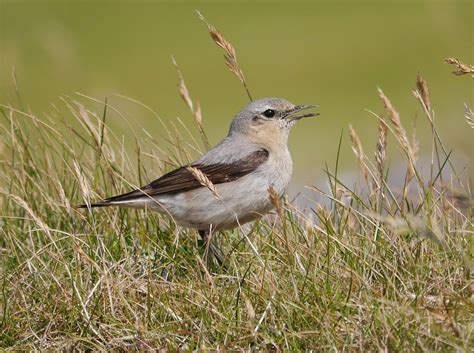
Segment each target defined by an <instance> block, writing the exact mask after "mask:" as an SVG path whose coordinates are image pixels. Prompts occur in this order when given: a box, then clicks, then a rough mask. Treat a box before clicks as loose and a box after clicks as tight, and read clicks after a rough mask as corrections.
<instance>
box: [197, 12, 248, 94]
mask: <svg viewBox="0 0 474 353" xmlns="http://www.w3.org/2000/svg"><path fill="white" fill-rule="evenodd" d="M196 12H197V15H198V17H199V19H200V20H201V21H203V22H204V23H205V24H206V26H207V29H208V31H209V34H210V35H211V38H212V40H213V41H214V42H215V43H216V44H217V46H219V47H220V48H221V49H222V50H223V51H224V59H225V64H226V65H227V67H228V69H229V70H230V72H232V73H233V74H234V75H235V77H237V78H238V79H239V81H240V82H241V83H242V84H243V85H244V88H245V91H246V92H247V95H248V97H249V99H250V100H251V101H252V100H253V99H252V95H251V94H250V91H249V89H248V86H247V82H246V81H245V76H244V72H243V71H242V69H241V68H240V66H239V63H238V61H237V54H236V52H235V49H234V46H233V45H232V44H231V43H230V42H229V41H228V40H227V39H225V38H224V36H223V35H222V33H221V32H219V31H218V30H217V29H216V28H215V27H214V26H213V25H211V24H210V23H209V22H208V21H207V20H206V18H205V17H204V16H203V15H202V14H201V13H200V12H199V11H196Z"/></svg>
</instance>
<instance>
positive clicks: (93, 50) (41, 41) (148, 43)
mask: <svg viewBox="0 0 474 353" xmlns="http://www.w3.org/2000/svg"><path fill="white" fill-rule="evenodd" d="M473 4H474V2H473V1H471V0H467V1H455V0H446V1H415V0H411V1H308V2H305V1H5V0H0V21H1V24H0V103H2V104H10V103H11V104H14V102H16V96H15V90H14V85H13V81H12V78H11V77H12V67H14V68H15V71H16V75H17V80H18V85H19V87H20V91H21V97H22V102H23V104H24V105H25V106H27V107H28V108H29V109H31V111H33V112H34V113H36V114H38V115H41V114H47V113H49V112H51V111H53V107H52V104H54V105H58V104H60V101H59V98H58V97H59V96H64V95H68V96H73V95H74V92H81V93H83V94H86V95H89V96H93V97H95V98H97V99H99V100H104V99H105V98H106V97H109V103H110V104H112V105H117V106H118V107H120V109H121V110H122V111H123V112H124V114H125V115H126V116H127V119H129V121H130V122H132V123H133V124H137V125H140V126H142V127H144V128H145V129H146V130H147V131H149V132H150V133H152V134H153V135H156V136H160V135H163V134H164V133H163V131H161V130H162V127H161V125H159V124H157V122H156V120H155V119H154V118H152V116H151V114H150V113H148V112H146V111H145V110H144V109H138V107H137V106H136V105H133V104H128V105H127V104H125V103H124V100H123V99H120V98H118V97H115V96H114V94H121V95H125V96H128V97H131V98H133V99H136V100H139V101H141V102H143V103H145V104H147V105H148V106H150V107H151V108H153V109H154V110H155V111H157V112H158V113H159V115H160V116H161V117H162V118H163V119H165V120H175V119H176V117H177V116H179V117H181V118H182V119H183V120H184V121H185V122H186V123H187V124H188V125H189V126H190V128H191V129H193V119H192V116H191V115H190V114H189V112H188V109H187V107H186V106H185V105H184V103H183V102H182V101H181V99H180V97H179V95H178V89H177V82H178V78H177V74H176V71H175V69H174V67H173V65H172V64H171V59H170V58H171V55H174V56H175V58H176V60H177V62H178V64H179V65H180V67H181V70H182V73H183V75H184V78H185V80H186V83H187V85H188V88H189V90H190V93H191V96H192V97H193V99H195V100H199V102H200V104H201V107H202V110H203V115H204V125H205V128H206V130H207V132H208V134H209V137H210V140H211V142H212V143H215V142H217V141H218V140H219V139H220V138H221V137H223V136H224V135H225V134H226V133H227V128H228V125H229V121H230V119H231V118H232V117H233V115H234V114H235V113H236V112H237V111H238V110H240V108H241V107H242V106H244V105H245V104H246V103H247V102H248V99H247V96H246V94H245V91H244V90H243V89H242V87H241V85H240V83H239V82H238V81H237V80H236V79H235V77H234V76H233V75H232V74H231V73H230V72H228V70H227V69H226V67H225V65H224V61H223V58H222V53H221V51H220V50H219V49H218V48H217V47H216V46H215V44H214V43H213V42H212V41H211V39H210V37H209V35H208V33H207V30H206V28H205V26H204V24H203V23H202V22H200V21H199V20H198V19H197V16H196V13H195V9H199V10H200V11H201V12H202V13H203V14H204V15H205V16H206V17H207V19H208V20H209V22H211V23H212V24H214V25H215V26H216V27H217V28H218V29H219V30H220V31H221V32H222V33H223V34H224V35H225V36H226V38H227V39H228V40H230V41H231V42H232V43H233V44H234V46H235V47H236V49H237V56H238V59H239V62H240V65H241V67H242V69H243V70H244V73H245V75H246V77H247V81H248V84H249V87H250V90H251V92H252V94H253V96H254V97H265V96H277V97H283V98H286V99H288V100H290V101H292V102H294V103H297V104H302V103H316V104H319V105H320V106H321V108H320V110H319V111H320V113H321V116H320V117H319V118H318V119H317V120H316V119H315V120H311V121H310V120H307V121H304V122H302V123H300V124H298V125H297V126H296V127H295V128H294V129H293V132H292V135H291V137H290V148H291V149H292V154H293V158H294V161H295V169H296V170H295V180H296V181H297V182H298V183H311V181H312V180H314V178H318V177H319V176H321V174H322V168H324V164H325V163H328V165H330V166H334V163H335V156H336V152H337V146H338V140H339V136H340V135H341V130H342V129H344V131H347V126H348V124H350V123H351V124H352V125H353V126H354V128H355V129H356V130H357V131H358V133H359V134H360V135H361V138H362V141H363V144H364V147H365V148H366V150H367V153H368V154H369V156H372V152H371V151H372V150H373V148H374V146H375V142H376V139H377V136H376V131H377V123H376V121H375V119H374V118H373V117H371V116H370V114H369V113H367V112H366V111H365V109H370V110H373V111H375V112H378V113H381V112H382V111H383V109H382V106H381V103H380V102H379V100H378V97H377V91H376V88H377V87H381V88H382V89H383V90H384V92H385V93H386V95H387V96H388V97H389V98H390V99H391V100H392V103H393V104H394V105H395V107H396V108H397V109H398V110H399V111H400V113H401V115H402V120H403V122H404V124H405V126H406V127H407V128H408V129H409V130H410V131H411V124H412V122H413V121H414V118H416V117H417V116H418V118H417V119H416V130H417V133H418V135H419V136H420V138H421V140H422V146H421V148H422V153H423V149H424V150H425V151H426V152H428V153H429V149H426V148H430V129H429V128H428V125H427V123H426V121H425V120H426V119H425V118H424V116H423V115H422V111H421V109H420V108H419V105H418V104H417V102H416V101H415V99H414V97H413V95H412V93H411V90H412V89H414V87H415V78H416V75H417V74H418V73H421V74H422V75H423V76H424V77H425V78H426V80H427V81H428V84H429V87H430V92H431V99H432V105H433V108H434V110H435V112H436V119H437V122H438V127H439V129H440V132H441V135H442V137H443V138H444V139H445V142H446V145H448V146H451V147H453V148H454V149H455V153H458V154H459V155H460V156H462V158H464V159H466V158H467V161H468V162H472V154H473V150H474V149H473V142H472V141H473V132H472V130H469V129H468V128H467V125H466V124H465V122H464V121H463V120H464V113H463V103H465V102H467V103H470V104H471V105H472V103H473V79H472V78H470V77H455V76H454V75H452V74H451V73H450V72H451V71H452V70H453V69H454V68H452V67H450V66H448V65H446V64H444V63H443V60H444V58H446V57H448V56H455V57H458V58H460V59H461V60H462V61H464V62H466V63H471V64H472V63H473V62H474V60H473V43H474V40H473V13H474V9H473ZM15 104H16V103H15ZM108 122H109V124H112V125H113V127H114V129H116V131H118V132H119V134H124V135H125V136H127V133H129V131H128V130H127V127H126V124H125V123H124V122H123V121H121V120H120V119H117V120H109V121H108ZM193 131H195V130H193ZM343 141H344V144H343V155H342V160H341V163H342V168H345V169H347V170H350V169H351V168H353V166H354V164H353V163H354V162H353V158H352V151H351V149H350V146H349V142H348V138H347V134H346V135H345V137H344V140H343ZM392 142H393V141H392ZM164 143H165V142H164ZM127 144H128V147H130V148H133V147H134V146H135V143H134V141H128V142H127ZM390 158H391V160H392V161H396V160H397V159H398V154H397V153H396V152H395V153H392V154H391V156H390ZM351 161H352V162H351Z"/></svg>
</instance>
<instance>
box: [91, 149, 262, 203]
mask: <svg viewBox="0 0 474 353" xmlns="http://www.w3.org/2000/svg"><path fill="white" fill-rule="evenodd" d="M268 156H269V153H268V151H267V150H266V149H259V150H257V151H255V152H253V153H251V154H250V155H248V156H247V157H246V158H244V159H241V160H238V161H236V162H233V163H217V164H210V165H203V164H199V163H195V164H189V165H186V166H183V167H180V168H178V169H175V170H173V171H172V172H169V173H167V174H165V175H163V176H161V177H160V178H158V179H156V180H155V181H153V182H151V183H150V184H148V185H145V186H143V187H142V188H140V189H136V190H133V191H131V192H128V193H126V194H122V195H118V196H113V197H109V198H107V199H105V200H104V201H103V202H101V203H99V204H96V205H97V206H100V205H105V204H108V203H112V202H115V201H131V200H134V199H136V198H141V197H143V196H144V195H147V196H156V195H163V194H174V193H178V192H183V191H189V190H193V189H197V188H201V187H203V186H202V185H201V183H200V182H199V181H198V180H197V179H196V178H195V177H194V175H193V174H192V173H191V172H190V171H189V170H187V167H189V166H191V167H193V168H197V169H199V170H200V171H201V172H203V173H204V174H205V175H206V176H207V178H208V179H209V180H210V181H211V182H212V183H213V184H215V185H217V184H222V183H228V182H231V181H235V180H237V179H239V178H241V177H243V176H245V175H247V174H249V173H251V172H253V171H254V170H256V169H257V168H258V167H259V166H260V165H262V164H263V163H264V162H265V161H266V160H267V159H268ZM92 206H93V205H92Z"/></svg>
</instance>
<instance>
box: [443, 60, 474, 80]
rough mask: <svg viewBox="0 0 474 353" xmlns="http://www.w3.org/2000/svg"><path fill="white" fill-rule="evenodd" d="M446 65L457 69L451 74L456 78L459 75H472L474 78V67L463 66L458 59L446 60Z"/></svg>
mask: <svg viewBox="0 0 474 353" xmlns="http://www.w3.org/2000/svg"><path fill="white" fill-rule="evenodd" d="M444 62H445V63H446V64H451V65H454V66H456V67H457V70H454V71H453V74H455V75H457V76H461V75H472V76H473V77H474V66H473V65H468V64H464V63H463V62H462V61H461V60H459V59H458V58H446V59H445V60H444Z"/></svg>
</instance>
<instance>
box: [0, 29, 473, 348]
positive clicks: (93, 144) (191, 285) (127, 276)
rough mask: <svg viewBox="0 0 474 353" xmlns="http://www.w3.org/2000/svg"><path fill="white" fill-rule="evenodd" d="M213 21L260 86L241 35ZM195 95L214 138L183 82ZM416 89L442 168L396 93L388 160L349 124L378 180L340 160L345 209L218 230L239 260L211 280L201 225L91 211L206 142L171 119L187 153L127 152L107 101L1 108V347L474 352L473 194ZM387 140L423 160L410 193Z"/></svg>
mask: <svg viewBox="0 0 474 353" xmlns="http://www.w3.org/2000/svg"><path fill="white" fill-rule="evenodd" d="M209 30H210V31H211V35H212V37H213V39H214V40H216V41H217V42H218V44H219V43H220V46H221V48H223V49H224V50H225V53H226V63H227V65H228V66H229V67H230V68H231V70H232V72H234V73H235V74H236V75H237V77H239V75H241V78H242V79H241V82H242V83H244V84H245V80H244V79H243V77H244V76H243V73H242V71H241V70H240V68H239V67H238V64H237V59H236V55H235V50H234V49H233V47H232V45H231V44H230V43H229V42H228V41H226V40H225V39H224V37H223V36H222V35H221V34H220V33H219V32H217V31H216V30H215V28H214V27H212V26H211V25H209ZM232 51H233V54H232ZM233 58H235V60H233ZM246 89H248V88H247V87H246ZM248 92H249V91H248ZM180 93H181V95H182V97H183V98H184V99H185V101H186V103H187V104H188V106H189V108H190V109H191V111H192V112H193V115H194V117H195V121H196V123H197V126H198V130H199V131H201V136H202V137H203V144H204V145H205V144H207V139H206V136H205V134H204V130H203V128H202V125H201V119H202V118H201V115H200V109H199V106H198V105H197V104H194V103H193V101H192V100H191V98H190V96H189V93H188V91H187V89H186V85H185V84H184V80H183V79H182V77H181V84H180ZM249 95H250V93H249ZM414 95H415V97H416V99H417V100H418V101H419V103H420V105H421V106H422V109H423V111H424V112H425V116H426V118H427V119H428V120H429V122H430V124H431V126H432V151H431V153H432V163H431V170H430V173H429V177H428V178H424V177H423V176H422V173H421V172H420V170H419V167H418V166H417V158H418V154H419V153H418V151H417V150H418V147H417V142H416V139H412V138H409V137H408V135H407V132H406V130H405V128H404V126H403V124H402V120H401V118H400V116H399V114H398V113H397V111H396V109H395V108H394V106H393V104H392V103H391V102H390V100H389V98H387V96H386V95H385V94H384V93H383V92H382V90H379V96H380V99H381V102H382V104H383V106H384V109H385V114H384V116H378V115H376V114H374V117H375V118H376V119H374V121H376V122H377V124H378V126H379V130H378V131H379V135H378V142H377V144H376V147H375V156H374V158H373V160H372V158H369V157H368V155H367V154H366V153H365V151H364V148H363V147H362V143H361V141H360V138H359V137H358V135H357V133H356V131H355V130H354V129H352V128H350V130H349V132H350V133H349V135H350V139H351V141H352V145H353V150H354V152H355V154H356V157H357V159H358V161H359V166H360V175H361V180H362V181H361V184H358V185H356V186H354V187H350V186H349V185H344V184H343V183H342V182H341V181H340V180H339V177H338V155H339V153H338V154H337V155H336V156H335V161H334V162H333V163H331V164H332V167H328V168H327V181H328V184H329V186H330V187H329V191H328V192H325V191H323V190H320V189H318V188H316V187H313V189H314V191H315V193H319V194H323V196H324V197H325V198H326V199H327V201H328V202H326V203H321V205H319V207H317V208H316V209H315V210H313V211H312V212H311V213H309V214H305V213H303V212H301V211H300V210H298V209H296V208H295V207H293V206H292V205H291V203H289V202H287V201H285V200H279V199H278V198H275V197H273V201H274V203H275V205H276V212H275V214H274V215H270V216H268V217H265V218H264V219H263V220H262V221H259V222H257V223H256V224H255V225H252V227H251V228H248V229H247V228H246V229H236V230H234V231H232V232H225V233H223V234H220V235H219V236H217V237H216V239H215V241H216V242H217V243H218V244H219V246H220V247H221V248H222V249H223V250H224V252H225V254H226V261H227V269H217V268H216V269H215V271H213V272H212V273H211V272H210V271H209V270H208V268H207V266H206V264H205V261H204V260H203V255H204V254H203V251H202V249H201V248H200V246H199V245H200V244H199V241H198V236H197V233H196V232H195V231H192V230H187V229H183V228H180V227H176V226H175V224H174V223H173V221H172V220H169V219H167V218H166V217H161V216H159V215H157V214H153V213H151V212H149V211H147V210H143V211H132V210H123V209H117V208H111V209H101V210H95V211H94V212H91V211H87V210H86V211H79V210H77V209H76V208H75V207H74V205H76V204H79V203H82V202H83V201H84V200H86V201H89V200H96V199H98V198H100V197H104V196H107V195H113V194H117V193H121V192H124V191H126V190H129V189H130V188H131V187H135V186H139V185H141V184H143V183H145V182H146V181H150V180H152V179H153V178H154V177H156V176H158V175H160V174H161V173H164V172H165V171H168V170H170V169H171V168H173V167H175V166H177V165H179V164H181V163H183V162H186V161H188V160H189V158H190V156H189V152H190V151H195V150H200V147H199V145H200V144H199V143H198V142H196V141H194V142H193V143H189V144H188V143H186V142H184V141H189V139H190V136H182V135H181V134H180V133H179V130H178V129H176V127H175V126H174V125H165V124H164V127H166V128H167V133H168V138H169V143H170V146H172V148H171V149H170V150H168V151H165V150H163V149H162V148H160V146H161V145H162V141H158V140H157V139H155V138H154V137H153V136H151V135H150V136H149V137H148V139H146V140H143V139H138V138H136V140H137V142H136V146H137V147H136V153H135V154H134V155H128V154H127V153H126V152H125V149H124V148H123V141H122V139H121V138H120V137H118V136H115V135H114V132H113V131H112V130H111V129H110V128H109V127H108V124H107V122H108V116H109V114H110V112H111V111H113V110H114V109H115V108H114V107H113V106H111V105H110V104H108V103H107V102H103V103H100V102H97V101H92V103H93V104H94V105H95V108H94V109H90V108H87V107H86V106H85V105H83V104H81V103H79V102H77V101H75V100H73V99H64V100H63V104H64V107H63V108H58V109H57V111H56V112H55V113H54V115H52V116H49V117H41V118H40V117H38V116H37V115H35V114H33V113H31V112H29V111H27V110H26V109H22V108H21V107H13V106H2V108H1V111H2V119H3V120H2V125H1V128H2V131H1V134H2V141H1V145H0V146H1V156H2V157H1V164H0V194H1V195H2V198H1V199H0V214H1V219H0V222H1V223H0V232H1V237H0V254H1V256H0V258H1V262H0V269H1V280H0V288H1V290H0V348H5V349H8V348H11V349H14V350H33V349H37V350H44V349H77V350H86V349H91V350H92V349H93V350H97V349H102V350H105V349H108V350H109V349H117V350H127V351H128V350H129V351H134V350H137V351H138V350H149V349H156V348H165V349H169V350H177V349H182V350H194V349H202V350H214V349H215V350H252V349H257V350H270V351H278V350H307V349H313V350H322V351H329V350H345V351H367V350H370V351H375V350H377V351H380V350H384V351H385V350H389V351H450V350H452V351H458V350H459V351H468V350H469V347H472V346H473V345H474V320H473V317H474V316H473V314H474V283H473V271H474V268H473V265H474V262H473V261H474V258H473V257H474V255H473V254H474V240H473V231H474V226H473V199H472V196H471V193H470V190H469V187H468V185H467V184H466V180H465V177H464V176H463V174H462V171H458V170H456V169H455V167H454V166H453V165H451V164H452V163H451V153H450V150H449V149H448V148H447V147H446V146H444V145H443V143H442V141H441V137H440V135H442V134H441V133H440V132H439V131H437V129H436V126H435V123H434V119H433V112H432V109H431V106H430V98H429V92H428V87H427V84H426V82H425V80H424V79H423V78H421V77H418V79H417V87H416V89H415V91H414ZM81 99H82V100H84V99H89V98H87V97H82V98H81ZM90 100H91V99H89V103H90ZM92 103H91V104H92ZM137 104H138V103H137ZM115 113H116V114H120V112H119V111H115ZM466 114H467V120H468V123H469V122H472V121H473V116H472V111H471V110H470V109H466ZM71 117H72V118H73V119H71ZM156 117H157V119H158V116H157V115H156ZM72 120H74V121H73V122H71V121H72ZM58 122H60V124H58ZM460 123H461V122H460ZM59 125H61V126H59ZM127 138H133V129H130V136H127ZM388 143H390V144H391V143H394V144H396V145H397V146H398V148H399V150H400V151H401V152H402V154H403V155H404V156H405V159H406V173H405V178H404V183H403V187H401V188H398V187H394V186H392V185H391V183H390V180H389V178H388V176H389V169H390V166H389V165H387V164H388V163H387V161H386V148H387V144H388ZM444 170H446V171H448V172H449V173H448V174H449V177H446V173H444V172H443V171H444ZM269 197H270V195H269Z"/></svg>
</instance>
